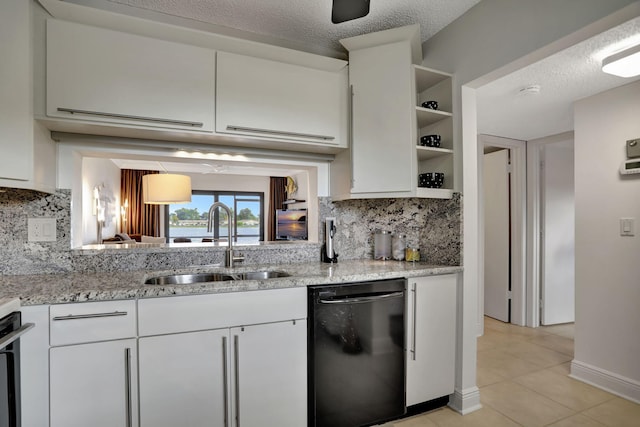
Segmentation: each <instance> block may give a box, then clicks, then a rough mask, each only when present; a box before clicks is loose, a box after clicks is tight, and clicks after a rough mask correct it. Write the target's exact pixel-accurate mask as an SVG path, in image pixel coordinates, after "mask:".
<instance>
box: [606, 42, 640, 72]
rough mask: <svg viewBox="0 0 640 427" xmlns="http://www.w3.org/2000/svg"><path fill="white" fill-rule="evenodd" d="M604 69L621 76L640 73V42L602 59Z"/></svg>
mask: <svg viewBox="0 0 640 427" xmlns="http://www.w3.org/2000/svg"><path fill="white" fill-rule="evenodd" d="M602 71H604V72H605V73H608V74H613V75H615V76H620V77H634V76H637V75H639V74H640V44H639V45H636V46H633V47H631V48H629V49H625V50H623V51H620V52H618V53H614V54H613V55H611V56H608V57H606V58H605V59H603V60H602Z"/></svg>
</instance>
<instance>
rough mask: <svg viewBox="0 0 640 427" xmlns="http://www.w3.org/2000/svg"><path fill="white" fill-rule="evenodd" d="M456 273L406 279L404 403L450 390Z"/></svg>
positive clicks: (424, 400)
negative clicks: (405, 376) (405, 396)
mask: <svg viewBox="0 0 640 427" xmlns="http://www.w3.org/2000/svg"><path fill="white" fill-rule="evenodd" d="M456 287H457V275H455V274H445V275H441V276H427V277H415V278H411V279H409V289H408V290H409V292H408V294H409V297H408V298H409V303H408V306H407V308H408V312H407V319H408V326H407V343H408V347H409V348H408V351H407V385H406V387H407V406H411V405H415V404H418V403H423V402H427V401H429V400H432V399H436V398H439V397H443V396H447V395H450V394H452V393H453V391H454V386H455V356H456Z"/></svg>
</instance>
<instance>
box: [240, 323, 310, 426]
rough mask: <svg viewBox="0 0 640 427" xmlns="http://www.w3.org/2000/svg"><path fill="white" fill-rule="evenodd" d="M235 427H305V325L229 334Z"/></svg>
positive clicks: (269, 326)
mask: <svg viewBox="0 0 640 427" xmlns="http://www.w3.org/2000/svg"><path fill="white" fill-rule="evenodd" d="M231 339H232V341H233V354H234V357H233V362H234V379H233V381H232V389H233V390H234V398H235V401H234V408H233V412H234V414H235V415H236V416H237V417H238V418H239V419H237V420H236V424H235V425H241V426H242V427H262V426H278V427H287V426H289V427H300V426H305V425H307V322H306V320H296V321H295V322H279V323H269V324H264V325H255V326H247V327H243V328H233V329H231Z"/></svg>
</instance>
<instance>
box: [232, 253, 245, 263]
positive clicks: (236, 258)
mask: <svg viewBox="0 0 640 427" xmlns="http://www.w3.org/2000/svg"><path fill="white" fill-rule="evenodd" d="M242 261H244V255H242V254H241V253H240V252H238V254H237V255H235V254H234V255H233V262H242Z"/></svg>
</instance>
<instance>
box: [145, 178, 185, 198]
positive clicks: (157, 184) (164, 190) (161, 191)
mask: <svg viewBox="0 0 640 427" xmlns="http://www.w3.org/2000/svg"><path fill="white" fill-rule="evenodd" d="M142 198H143V200H144V203H146V204H151V205H169V204H173V203H189V202H191V177H190V176H187V175H177V174H172V173H158V174H150V175H144V176H143V177H142Z"/></svg>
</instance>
